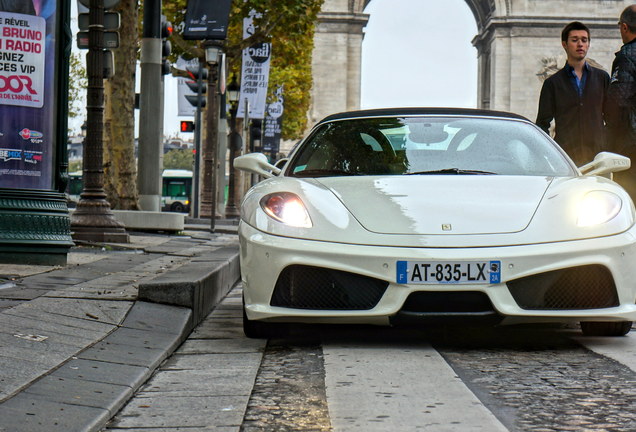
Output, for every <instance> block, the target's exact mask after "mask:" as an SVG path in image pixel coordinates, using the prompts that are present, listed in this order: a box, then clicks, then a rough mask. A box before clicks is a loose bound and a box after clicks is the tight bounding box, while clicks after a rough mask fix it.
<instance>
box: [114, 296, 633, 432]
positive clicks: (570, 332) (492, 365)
mask: <svg viewBox="0 0 636 432" xmlns="http://www.w3.org/2000/svg"><path fill="white" fill-rule="evenodd" d="M635 371H636V333H633V334H631V335H628V336H627V337H622V338H591V337H583V336H580V333H579V332H578V331H577V330H576V329H571V328H549V327H508V328H497V329H493V328H479V329H465V328H437V329H431V328H427V329H422V328H420V329H414V328H408V329H406V328H378V327H368V326H344V327H343V326H328V327H327V326H323V327H320V326H298V327H296V328H294V329H293V330H292V331H291V333H290V335H289V336H287V337H285V338H281V339H272V340H269V341H265V340H250V339H247V338H245V337H244V336H243V334H242V329H241V292H240V286H238V287H236V288H235V289H234V290H232V292H231V293H230V294H229V296H228V297H227V298H226V299H225V300H224V301H223V302H222V303H221V304H220V305H219V306H218V307H217V308H216V309H215V310H214V311H213V312H212V313H211V314H210V315H209V316H208V318H207V319H205V320H204V321H203V322H202V324H201V325H200V326H199V327H197V328H196V330H195V331H194V332H193V333H192V334H191V335H190V337H189V338H188V339H187V340H186V342H185V343H184V344H183V345H182V346H181V347H180V348H179V349H178V350H177V351H176V352H175V353H174V355H172V356H171V357H170V358H168V359H167V360H166V361H165V362H164V363H163V365H162V366H161V367H160V368H159V369H158V370H157V372H156V373H155V374H154V376H153V377H152V378H151V379H150V380H149V381H148V382H147V383H146V384H145V385H144V386H143V387H142V388H141V389H140V391H139V392H138V393H137V394H136V395H135V396H134V397H133V398H132V399H131V400H130V401H129V402H128V404H127V405H126V406H125V407H124V408H123V409H122V410H121V411H120V412H119V414H118V415H117V416H116V417H114V418H113V419H112V421H111V422H110V424H109V425H108V427H107V428H106V429H105V430H107V431H111V432H114V431H119V432H123V431H127V432H130V431H139V432H140V431H145V432H158V431H165V432H168V431H170V432H172V431H177V430H179V431H186V430H187V431H190V430H193V431H200V430H217V431H398V430H399V431H411V430H413V431H415V430H430V431H436V432H437V431H489V432H490V431H533V432H549V431H634V430H636V409H635V408H636V372H635Z"/></svg>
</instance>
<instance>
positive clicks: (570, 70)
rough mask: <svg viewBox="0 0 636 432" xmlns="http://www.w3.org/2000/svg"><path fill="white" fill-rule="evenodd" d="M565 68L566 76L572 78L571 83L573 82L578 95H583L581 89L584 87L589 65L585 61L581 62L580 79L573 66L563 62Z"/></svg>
mask: <svg viewBox="0 0 636 432" xmlns="http://www.w3.org/2000/svg"><path fill="white" fill-rule="evenodd" d="M565 70H566V71H567V74H568V76H569V77H570V78H571V80H572V84H574V88H575V89H576V91H577V92H578V94H579V97H583V89H584V88H585V82H586V81H587V74H588V72H589V66H588V65H587V62H585V63H584V64H583V75H581V79H579V76H578V75H577V74H576V72H575V71H574V68H573V67H572V66H570V64H569V63H567V62H566V63H565Z"/></svg>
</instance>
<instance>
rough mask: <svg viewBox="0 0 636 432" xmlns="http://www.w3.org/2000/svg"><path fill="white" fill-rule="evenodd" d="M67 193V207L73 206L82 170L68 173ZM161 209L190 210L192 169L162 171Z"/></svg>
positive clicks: (79, 192)
mask: <svg viewBox="0 0 636 432" xmlns="http://www.w3.org/2000/svg"><path fill="white" fill-rule="evenodd" d="M68 177H69V182H68V187H67V193H68V196H69V207H75V205H76V204H77V202H78V201H79V198H80V194H81V193H82V187H83V185H82V171H75V172H72V173H69V175H68ZM161 189H162V191H161V195H162V196H161V209H162V210H163V211H170V212H177V213H187V212H189V211H190V197H191V195H192V171H189V170H179V169H167V170H164V171H163V175H162V187H161Z"/></svg>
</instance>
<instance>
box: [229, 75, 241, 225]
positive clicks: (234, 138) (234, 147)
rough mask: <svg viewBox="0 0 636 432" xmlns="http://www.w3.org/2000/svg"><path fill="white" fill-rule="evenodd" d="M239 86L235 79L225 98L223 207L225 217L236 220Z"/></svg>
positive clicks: (237, 214) (239, 141) (239, 142)
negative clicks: (226, 133) (227, 171)
mask: <svg viewBox="0 0 636 432" xmlns="http://www.w3.org/2000/svg"><path fill="white" fill-rule="evenodd" d="M240 90H241V88H240V86H239V85H238V84H237V82H236V79H233V80H232V82H231V83H230V84H229V85H228V86H227V97H228V100H229V101H230V136H229V144H230V175H229V177H230V178H229V181H228V195H227V204H226V205H225V217H227V218H237V217H239V216H240V212H239V210H238V209H237V208H236V196H237V193H236V192H237V191H236V189H237V185H238V183H239V182H237V180H238V179H237V178H236V172H235V171H234V158H236V156H237V155H239V154H240V151H241V148H242V147H243V140H242V138H241V134H239V133H238V131H237V130H236V112H237V111H238V100H239V95H240Z"/></svg>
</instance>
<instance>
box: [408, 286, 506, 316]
mask: <svg viewBox="0 0 636 432" xmlns="http://www.w3.org/2000/svg"><path fill="white" fill-rule="evenodd" d="M402 311H403V312H418V313H433V314H435V313H451V314H452V313H457V314H471V313H481V312H494V308H493V306H492V303H491V301H490V299H489V298H488V296H487V295H486V294H485V293H483V292H478V291H448V292H441V291H417V292H414V293H411V294H410V295H409V296H408V298H407V299H406V301H405V302H404V306H402Z"/></svg>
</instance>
